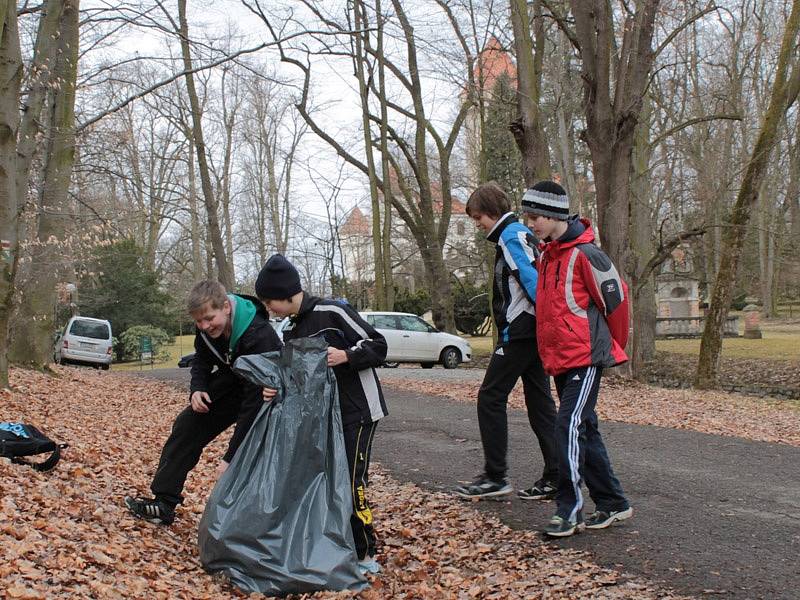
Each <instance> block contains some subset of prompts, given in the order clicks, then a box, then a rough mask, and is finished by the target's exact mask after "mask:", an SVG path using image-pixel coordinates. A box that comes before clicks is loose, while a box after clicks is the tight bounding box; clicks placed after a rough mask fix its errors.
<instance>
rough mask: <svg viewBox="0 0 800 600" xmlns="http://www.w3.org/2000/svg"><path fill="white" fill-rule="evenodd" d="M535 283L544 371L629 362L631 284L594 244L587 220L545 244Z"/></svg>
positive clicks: (551, 372)
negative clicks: (624, 279)
mask: <svg viewBox="0 0 800 600" xmlns="http://www.w3.org/2000/svg"><path fill="white" fill-rule="evenodd" d="M542 251H543V252H542V256H541V258H540V259H539V263H538V267H539V281H538V283H537V286H536V338H537V341H538V343H539V355H540V356H541V358H542V364H543V365H544V370H545V371H546V372H547V373H548V374H549V375H559V374H561V373H564V372H565V371H568V370H570V369H576V368H579V367H588V366H592V365H594V366H598V367H613V366H615V365H619V364H622V363H624V362H626V361H627V360H628V357H627V355H626V354H625V350H624V348H625V345H626V344H627V343H628V286H626V285H625V282H624V281H622V278H621V277H620V276H619V273H618V272H617V269H616V268H615V267H614V265H613V263H612V262H611V260H610V259H609V258H608V256H606V254H605V253H604V252H603V251H602V250H600V248H598V247H597V246H595V245H594V232H593V231H592V226H591V223H590V222H589V221H588V220H587V219H580V220H579V219H573V220H570V222H569V227H568V229H567V231H566V232H565V233H564V235H562V236H561V237H560V238H559V239H557V240H555V241H552V242H549V243H547V244H543V246H542Z"/></svg>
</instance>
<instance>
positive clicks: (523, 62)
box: [511, 0, 550, 187]
mask: <svg viewBox="0 0 800 600" xmlns="http://www.w3.org/2000/svg"><path fill="white" fill-rule="evenodd" d="M533 8H534V11H535V13H536V53H535V55H534V40H533V39H532V38H531V28H530V26H529V25H528V23H529V22H530V19H529V18H528V6H527V2H526V1H525V0H511V24H512V26H513V29H514V49H515V51H516V55H517V120H516V121H515V122H514V123H513V124H512V126H511V132H512V133H513V134H514V140H515V141H516V143H517V147H518V148H519V151H520V154H522V173H523V176H524V178H525V185H526V186H528V187H531V186H532V185H533V184H534V183H536V182H537V181H539V180H542V179H549V178H550V148H549V147H548V144H547V138H546V137H545V134H544V125H543V124H542V118H541V115H540V112H539V90H540V82H541V74H542V51H543V48H544V29H543V27H542V16H541V4H540V2H539V1H538V0H536V1H534V3H533Z"/></svg>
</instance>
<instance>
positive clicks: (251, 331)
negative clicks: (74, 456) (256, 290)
mask: <svg viewBox="0 0 800 600" xmlns="http://www.w3.org/2000/svg"><path fill="white" fill-rule="evenodd" d="M189 313H190V314H191V315H192V318H193V319H194V321H195V325H196V326H197V333H196V335H195V338H194V349H195V355H194V359H193V361H192V372H191V374H192V377H191V383H190V386H189V390H190V392H189V402H190V406H188V407H186V408H185V409H183V411H181V413H180V414H179V415H178V417H177V418H176V419H175V423H174V425H173V426H172V433H171V434H170V436H169V438H168V439H167V441H166V443H165V444H164V448H163V450H162V451H161V459H160V460H159V463H158V469H157V470H156V473H155V476H154V477H153V482H152V484H151V486H150V489H151V490H152V492H153V495H154V496H155V497H154V498H153V499H147V498H131V497H127V498H125V504H126V505H127V506H128V508H129V509H130V511H131V512H132V513H133V514H134V515H136V516H138V517H141V518H145V519H147V520H149V521H152V522H155V523H160V524H163V525H169V524H170V523H172V522H173V520H174V518H175V507H176V506H177V505H178V504H180V503H181V502H182V501H183V496H182V495H181V491H182V490H183V485H184V483H185V482H186V476H187V475H188V474H189V471H191V470H192V469H193V468H194V467H195V465H196V464H197V462H198V461H199V460H200V455H201V454H202V452H203V448H205V447H206V446H207V445H208V444H210V443H211V442H212V441H213V440H214V439H215V438H216V437H217V436H218V435H219V434H221V433H222V432H223V431H225V430H226V429H227V428H228V427H230V426H231V425H232V424H234V423H235V424H236V429H235V430H234V432H233V436H232V437H231V440H230V442H229V444H228V449H227V451H226V452H225V455H224V457H223V459H222V463H221V465H220V467H219V469H218V473H221V472H222V471H224V470H225V468H226V467H227V465H228V463H230V461H231V458H233V455H234V454H235V453H236V449H237V448H238V447H239V445H240V444H241V443H242V440H244V437H245V435H247V432H248V431H249V429H250V426H251V425H252V423H253V420H254V419H255V417H256V415H257V414H258V410H259V408H261V404H262V402H263V400H262V392H263V398H268V397H270V396H271V395H274V390H262V388H260V387H258V386H256V385H254V384H252V383H249V382H247V381H245V380H244V379H243V378H241V377H239V376H238V375H236V374H235V373H234V372H233V370H232V369H231V365H232V364H233V362H234V361H235V360H236V359H237V358H238V357H239V356H243V355H247V354H261V353H263V352H271V351H273V350H278V349H279V348H280V347H281V341H280V338H278V335H277V334H276V333H275V330H274V329H273V328H272V326H271V325H270V323H269V316H268V314H267V312H266V310H265V309H264V306H263V305H262V304H261V302H259V301H258V300H257V299H256V298H253V297H250V296H241V295H236V294H227V293H226V291H225V288H224V287H223V286H222V285H221V284H220V283H219V282H216V281H203V282H200V283H198V284H197V285H195V286H194V288H193V289H192V291H191V293H190V295H189Z"/></svg>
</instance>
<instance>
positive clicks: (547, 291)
mask: <svg viewBox="0 0 800 600" xmlns="http://www.w3.org/2000/svg"><path fill="white" fill-rule="evenodd" d="M522 210H523V211H524V212H526V213H527V214H528V215H530V216H531V217H532V218H531V219H530V220H529V223H530V224H531V226H532V229H533V231H534V233H536V235H537V236H538V237H539V239H541V240H544V241H545V242H546V243H545V245H544V248H543V250H542V254H541V257H540V258H539V261H538V268H539V278H538V281H537V283H536V298H537V306H536V308H537V311H536V312H537V317H538V319H539V320H538V327H537V329H536V338H537V340H538V343H539V353H540V355H541V358H542V364H543V365H544V370H545V372H546V373H547V374H548V375H552V376H553V379H554V381H555V384H556V390H557V392H558V397H559V400H560V403H559V408H558V414H557V417H556V428H555V432H556V447H557V452H558V491H557V492H556V505H557V506H556V514H555V515H554V516H553V518H552V519H551V520H550V522H549V523H548V524H547V525H546V526H545V528H544V532H545V533H546V534H547V535H549V536H553V537H566V536H570V535H572V534H573V533H576V532H579V531H582V530H583V529H584V528H588V529H604V528H606V527H608V526H609V525H611V524H612V523H614V522H617V521H624V520H625V519H628V518H630V517H631V516H632V515H633V509H632V508H631V505H630V503H629V502H628V499H627V498H626V497H625V494H624V493H623V491H622V486H621V485H620V483H619V480H618V479H617V476H616V475H615V474H614V470H613V469H612V468H611V461H610V460H609V458H608V452H607V451H606V447H605V444H604V443H603V438H602V437H601V435H600V430H599V429H598V422H597V413H596V412H595V405H596V404H597V395H598V391H599V389H600V376H601V374H602V371H603V369H604V368H610V367H613V366H615V365H619V364H622V363H624V362H626V361H627V360H628V357H627V356H626V354H625V345H626V343H627V341H628V328H629V325H628V288H627V286H626V285H625V282H624V281H623V280H622V278H621V277H620V275H619V273H618V272H617V269H616V267H614V264H613V263H612V262H611V260H610V259H609V258H608V256H606V254H605V252H603V251H602V250H601V249H600V248H598V247H597V246H596V245H595V243H594V232H593V231H592V225H591V223H590V222H589V221H588V220H587V219H581V218H579V217H578V216H577V215H575V216H572V217H570V215H569V198H568V197H567V193H566V192H565V191H564V188H562V187H561V186H560V185H558V184H557V183H555V182H553V181H541V182H539V183H537V184H536V185H534V186H533V187H532V188H530V189H529V190H528V191H526V192H525V195H524V196H523V199H522ZM584 480H585V481H586V485H587V487H588V488H589V494H590V496H591V498H592V500H593V501H594V503H595V511H594V513H592V514H591V515H590V516H589V517H588V518H587V519H586V520H585V521H584V519H583V512H582V511H583V504H584V502H583V494H582V492H581V484H582V483H583V481H584Z"/></svg>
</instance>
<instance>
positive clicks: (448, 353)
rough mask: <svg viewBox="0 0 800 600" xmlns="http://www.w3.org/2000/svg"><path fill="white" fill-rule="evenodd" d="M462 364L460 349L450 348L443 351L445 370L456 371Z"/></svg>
mask: <svg viewBox="0 0 800 600" xmlns="http://www.w3.org/2000/svg"><path fill="white" fill-rule="evenodd" d="M460 364H461V352H459V351H458V348H453V347H452V346H450V347H449V348H445V349H444V350H442V366H444V368H445V369H455V368H456V367H457V366H458V365H460Z"/></svg>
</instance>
